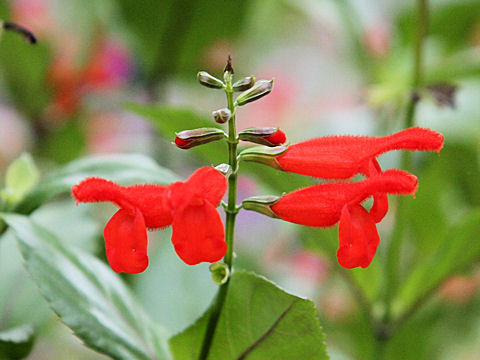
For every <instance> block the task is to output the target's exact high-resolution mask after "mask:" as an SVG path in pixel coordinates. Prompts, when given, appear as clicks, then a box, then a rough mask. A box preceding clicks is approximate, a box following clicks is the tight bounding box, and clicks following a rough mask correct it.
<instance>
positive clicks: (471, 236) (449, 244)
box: [393, 209, 480, 314]
mask: <svg viewBox="0 0 480 360" xmlns="http://www.w3.org/2000/svg"><path fill="white" fill-rule="evenodd" d="M479 232H480V209H475V210H472V211H470V213H468V215H466V216H464V217H462V220H461V221H460V222H459V223H457V224H455V225H454V226H451V227H450V229H449V231H448V232H447V234H446V235H445V236H444V237H443V238H442V239H439V240H440V246H439V247H438V249H437V251H436V252H435V253H434V254H432V256H430V258H428V259H425V260H424V261H423V262H422V264H421V265H419V266H418V267H417V268H415V269H414V270H413V271H412V273H411V274H410V276H409V277H408V278H407V280H406V281H405V283H404V285H403V287H402V288H401V289H400V291H399V296H398V298H397V299H396V301H395V303H394V307H393V309H394V312H395V313H397V314H399V313H403V312H404V311H406V310H407V309H410V308H411V307H412V306H415V304H416V303H417V301H419V300H421V299H423V298H424V297H425V296H427V295H428V294H429V293H431V292H432V291H433V290H435V289H436V288H437V287H438V285H440V284H441V283H442V282H443V281H444V280H445V279H446V278H447V277H448V276H450V275H453V274H454V273H456V272H459V271H462V270H464V269H466V268H468V267H470V266H471V265H473V264H474V263H475V262H477V261H478V260H479V259H480V241H478V234H479Z"/></svg>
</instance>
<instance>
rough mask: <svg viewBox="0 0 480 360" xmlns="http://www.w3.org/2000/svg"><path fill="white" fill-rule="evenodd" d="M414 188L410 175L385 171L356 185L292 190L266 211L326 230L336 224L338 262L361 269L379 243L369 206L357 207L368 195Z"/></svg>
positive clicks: (408, 190)
mask: <svg viewBox="0 0 480 360" xmlns="http://www.w3.org/2000/svg"><path fill="white" fill-rule="evenodd" d="M416 188H417V178H416V177H415V176H414V175H411V174H409V173H407V172H405V171H402V170H387V171H385V172H380V173H378V174H376V175H374V176H372V177H370V178H367V179H365V180H363V181H360V182H356V183H332V184H320V185H313V186H309V187H306V188H303V189H300V190H296V191H293V192H291V193H289V194H286V195H284V196H282V198H281V199H280V200H279V201H277V202H276V203H275V204H273V205H271V206H270V208H271V209H272V211H273V212H274V213H275V214H276V215H277V216H278V217H280V218H281V219H283V220H285V221H289V222H293V223H297V224H301V225H307V226H319V227H329V226H333V225H335V224H336V223H337V222H340V226H339V242H340V247H339V249H338V252H337V258H338V262H339V263H340V265H342V266H343V267H346V268H354V267H357V266H361V267H363V268H365V267H367V266H368V265H369V264H370V262H371V261H372V259H373V256H374V255H375V252H376V249H377V246H378V244H379V242H380V239H379V237H378V233H377V229H376V226H375V223H376V222H378V221H379V220H378V216H377V213H376V210H374V209H373V207H372V209H371V210H370V212H367V211H366V210H365V209H364V208H363V207H362V206H361V205H360V204H361V203H362V202H363V201H364V200H365V199H367V198H368V197H370V196H374V195H378V194H380V195H384V196H386V194H413V193H414V192H415V190H416ZM384 205H385V204H384ZM386 206H387V208H386V209H385V212H386V210H387V209H388V204H386Z"/></svg>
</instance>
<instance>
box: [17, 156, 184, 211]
mask: <svg viewBox="0 0 480 360" xmlns="http://www.w3.org/2000/svg"><path fill="white" fill-rule="evenodd" d="M91 176H96V177H103V178H106V179H108V180H112V181H115V182H118V183H121V184H133V183H142V184H143V183H152V184H168V183H171V182H174V181H176V180H177V177H176V176H175V175H174V174H173V173H172V172H171V171H169V170H167V169H165V168H162V167H161V166H159V165H158V164H157V163H155V162H154V161H153V160H152V159H150V158H148V157H146V156H143V155H104V156H91V157H87V158H83V159H80V160H76V161H73V162H71V163H69V164H67V165H66V166H64V167H63V168H61V169H60V170H58V171H56V172H53V173H52V174H51V175H50V176H48V177H46V178H45V179H43V180H41V181H40V182H39V183H38V185H37V186H36V187H35V188H33V189H32V191H31V192H30V193H28V194H27V196H26V197H25V198H24V199H23V201H22V202H21V203H20V204H19V205H18V206H17V208H16V212H19V213H24V214H26V213H30V212H31V211H33V210H34V209H35V208H37V207H38V206H40V205H41V204H42V203H43V202H45V201H48V200H50V199H51V198H53V197H54V196H56V195H59V194H61V193H68V192H70V189H71V187H72V186H73V185H75V184H77V183H78V182H80V181H81V180H83V179H85V178H86V177H91Z"/></svg>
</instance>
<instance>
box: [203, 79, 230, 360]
mask: <svg viewBox="0 0 480 360" xmlns="http://www.w3.org/2000/svg"><path fill="white" fill-rule="evenodd" d="M225 80H226V87H225V93H226V94H227V107H228V109H229V110H230V111H231V112H232V117H231V118H230V120H229V122H228V140H227V144H228V164H229V165H230V167H231V169H232V172H231V174H230V176H229V177H228V203H227V208H226V210H225V212H226V213H227V219H226V225H225V242H226V243H227V253H226V254H225V257H224V259H223V261H224V262H225V264H227V266H228V270H229V271H230V273H232V268H233V240H234V232H235V218H236V216H237V213H238V210H239V208H238V207H237V172H238V163H237V145H238V137H237V130H236V126H235V104H234V102H233V88H232V74H231V73H230V72H226V73H225ZM229 283H230V281H229V280H227V282H226V283H225V284H223V285H221V286H220V288H219V290H218V293H217V296H216V298H215V302H214V305H213V307H212V312H211V313H210V318H209V319H208V325H207V330H206V332H205V337H204V338H203V343H202V349H201V351H200V356H199V360H205V359H206V358H207V356H208V352H209V351H210V346H211V345H212V341H213V336H214V334H215V329H216V327H217V323H218V319H219V318H220V314H221V312H222V308H223V304H224V303H225V299H226V297H227V291H228V285H229Z"/></svg>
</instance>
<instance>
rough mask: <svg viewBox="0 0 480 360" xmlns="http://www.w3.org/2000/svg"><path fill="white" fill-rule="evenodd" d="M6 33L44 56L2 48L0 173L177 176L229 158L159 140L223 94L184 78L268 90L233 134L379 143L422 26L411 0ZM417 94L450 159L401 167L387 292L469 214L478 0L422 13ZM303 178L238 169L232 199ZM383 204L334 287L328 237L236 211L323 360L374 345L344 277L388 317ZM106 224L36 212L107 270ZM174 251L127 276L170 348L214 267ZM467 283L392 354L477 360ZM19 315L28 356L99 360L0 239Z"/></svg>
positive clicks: (232, 10) (92, 4)
mask: <svg viewBox="0 0 480 360" xmlns="http://www.w3.org/2000/svg"><path fill="white" fill-rule="evenodd" d="M0 19H3V20H5V21H12V22H16V23H19V24H22V25H24V26H25V27H27V28H29V29H30V30H32V31H33V32H34V33H35V34H36V36H37V37H38V40H39V43H38V44H37V45H35V46H31V45H29V44H28V43H27V42H26V41H25V40H24V39H23V38H21V37H20V36H18V35H17V34H14V33H10V32H9V33H7V32H3V34H2V35H1V36H2V37H1V40H0V172H2V173H3V172H4V171H5V169H6V167H7V166H8V164H9V163H11V162H12V161H13V160H14V159H15V158H17V157H18V156H19V155H20V154H21V153H23V152H30V153H32V154H33V156H34V159H35V161H36V163H37V165H38V166H39V168H40V169H41V173H42V174H47V173H48V172H49V171H50V170H51V169H55V168H58V167H59V166H61V165H62V164H65V163H67V162H69V161H71V160H74V159H77V158H78V157H81V156H85V155H89V154H101V153H102V154H103V153H119V152H121V153H142V154H147V155H149V156H152V157H153V158H154V159H155V160H156V161H157V162H158V163H159V164H161V165H163V166H166V167H169V168H171V169H173V170H174V171H175V172H176V173H177V174H179V175H180V176H182V177H187V176H188V175H189V174H190V173H191V172H192V171H193V170H194V169H196V168H197V167H199V166H205V165H211V164H215V165H216V164H218V163H220V162H223V161H226V157H225V152H224V151H225V149H224V148H223V147H222V146H219V145H217V144H208V145H205V147H204V150H201V149H199V150H196V149H194V150H193V151H185V150H180V149H177V148H176V147H175V146H173V145H172V144H171V142H172V140H173V139H174V131H180V130H183V129H188V128H191V127H192V126H196V124H199V123H200V124H201V123H202V121H205V119H209V116H210V113H211V111H212V110H216V109H219V108H222V107H224V106H225V99H224V95H223V93H222V92H219V91H215V90H211V89H206V88H204V87H202V86H200V85H199V84H198V82H197V80H196V74H197V72H198V71H200V70H206V71H208V72H210V73H211V74H213V75H216V76H218V77H221V76H222V71H223V68H224V66H225V62H226V59H227V56H228V55H231V56H232V58H233V67H234V69H235V75H236V78H237V79H239V78H241V77H242V76H248V75H255V76H256V78H257V79H270V78H275V85H274V90H273V91H272V93H271V94H270V95H268V96H267V97H265V98H262V99H261V100H259V101H258V102H255V103H252V104H249V105H248V106H245V107H243V108H240V109H239V111H238V113H237V124H238V128H239V129H241V128H245V127H248V126H280V127H281V128H282V130H284V131H285V132H286V134H287V137H288V139H289V141H290V142H297V141H301V140H304V139H307V138H311V137H315V136H323V135H327V134H363V135H386V134H388V133H392V132H395V131H397V130H399V129H401V128H402V127H403V126H404V125H403V124H404V117H405V108H406V105H407V102H408V100H409V96H410V94H411V93H410V90H411V88H410V84H411V77H412V75H411V73H412V68H413V48H414V43H415V32H416V19H417V16H416V7H415V2H414V1H412V0H408V1H393V0H243V1H216V0H163V1H156V0H138V1H129V0H101V1H100V0H92V1H82V0H70V1H60V0H6V1H2V2H0ZM424 83H425V87H424V88H422V89H421V90H419V92H418V94H419V96H420V98H421V99H420V102H419V104H418V109H417V110H418V111H417V115H416V120H415V122H416V124H417V125H419V126H424V127H429V128H431V129H434V130H437V131H440V132H442V133H443V134H444V135H445V139H446V144H445V148H444V150H442V154H441V156H440V157H439V156H438V155H437V154H415V157H414V164H415V170H414V173H415V174H416V175H417V176H418V178H419V184H420V188H419V192H418V194H417V200H415V202H413V204H414V205H412V208H411V209H410V214H411V215H410V217H409V224H410V231H409V241H408V243H407V245H406V248H405V249H403V250H404V252H403V253H404V254H405V256H404V259H403V260H402V263H401V265H402V269H403V270H404V273H402V275H401V277H400V278H401V279H407V278H408V275H409V271H410V269H412V268H415V266H416V265H417V264H422V262H425V261H429V262H432V259H433V260H435V256H436V254H437V253H438V252H439V251H440V250H439V246H438V241H437V240H438V239H439V238H440V237H441V236H444V234H445V233H447V231H448V230H449V228H450V226H451V225H454V224H457V223H458V222H459V221H461V220H462V217H463V216H465V215H466V214H467V213H469V212H470V211H472V210H473V209H478V207H479V206H480V186H479V184H478V183H479V180H478V179H479V175H480V160H479V155H478V154H479V144H480V142H479V140H480V101H479V99H480V2H479V1H478V0H436V1H431V4H430V29H429V35H428V37H427V39H426V43H425V61H424ZM137 104H143V105H142V106H140V105H137ZM140 114H144V115H146V116H141V115H140ZM212 125H213V121H212ZM399 157H400V154H395V153H390V154H386V155H383V156H382V157H381V158H380V163H381V165H382V168H391V167H398V166H399ZM252 174H253V175H252ZM2 177H3V176H2ZM312 182H313V180H312V179H305V178H303V177H301V176H293V175H288V174H278V173H277V172H275V171H273V170H271V169H267V168H265V167H263V166H261V165H255V164H254V165H248V166H245V168H243V167H242V169H241V177H240V179H239V200H241V199H243V198H245V197H248V196H253V195H260V194H275V195H278V194H281V192H283V191H288V190H292V189H294V188H298V187H299V186H304V185H307V184H309V183H312ZM392 203H393V201H392ZM391 208H392V209H393V210H392V211H390V212H389V214H388V215H387V217H386V218H385V219H384V220H383V222H382V223H381V224H379V232H380V236H381V238H382V244H381V245H380V247H379V254H378V255H377V257H376V258H375V259H374V261H373V263H372V265H371V266H370V267H369V268H368V269H365V270H361V269H357V270H353V271H351V272H350V273H349V274H348V275H345V273H344V272H343V270H342V269H341V268H340V266H339V265H338V264H337V263H336V261H335V252H336V241H337V240H336V236H337V235H336V229H329V230H316V229H307V228H302V227H300V226H295V225H292V224H286V223H282V222H280V221H275V220H272V219H268V218H265V217H262V216H261V215H259V214H256V213H249V212H245V211H243V212H241V213H240V214H239V216H238V226H237V228H236V253H237V266H238V267H241V268H247V269H250V270H255V271H256V272H257V273H259V274H262V275H265V276H267V277H268V278H270V279H273V280H274V281H276V282H277V283H278V284H279V285H280V286H281V287H283V288H285V289H286V290H288V291H289V292H292V293H294V294H296V295H299V296H304V297H309V298H311V299H313V300H314V301H315V303H316V305H317V308H318V310H319V313H320V317H321V323H322V325H323V326H324V330H325V332H326V335H327V339H326V342H327V348H328V350H329V353H330V355H331V357H332V359H371V358H373V353H374V346H375V341H374V339H373V337H372V334H371V332H370V330H369V329H368V325H367V321H366V319H365V317H364V315H363V314H362V311H361V309H360V307H359V304H358V301H357V299H356V298H355V296H354V293H353V292H352V289H351V287H350V286H349V285H348V281H346V278H348V277H349V276H351V277H354V278H355V279H356V281H357V283H358V284H360V285H359V286H360V287H361V288H362V289H363V290H362V291H364V292H365V293H366V296H367V298H368V300H369V301H371V302H372V304H373V307H374V310H375V311H377V310H378V311H379V312H381V311H382V308H381V304H380V303H379V302H378V301H377V300H378V299H379V298H380V297H381V293H382V276H383V275H382V258H384V255H385V254H383V253H382V251H385V249H386V247H385V243H387V242H388V239H389V237H390V235H391V232H392V227H393V224H394V216H395V211H394V204H392V207H391ZM112 209H113V207H112V206H109V205H105V206H102V207H99V206H95V209H94V208H93V207H89V206H88V205H85V206H84V205H82V206H81V207H79V208H77V207H75V204H74V202H73V201H71V200H70V199H58V200H56V201H54V202H51V203H49V204H48V205H46V206H43V207H42V208H41V209H39V210H38V211H37V212H35V213H34V215H33V216H34V217H35V219H36V220H37V221H38V222H40V223H41V224H42V225H44V226H45V227H47V228H49V229H50V230H51V231H53V232H54V233H55V234H58V235H59V236H60V238H62V239H63V240H64V241H65V242H67V243H68V244H72V246H78V247H81V248H83V249H84V250H87V251H89V252H91V253H94V254H97V255H98V256H100V257H103V256H104V255H103V253H102V252H103V250H102V249H103V240H102V229H103V226H104V224H105V223H106V221H107V219H108V218H109V217H110V216H111V214H112ZM479 230H480V224H479ZM479 233H480V232H479ZM169 236H170V232H169V230H163V231H158V232H154V233H150V234H149V238H150V243H149V244H150V245H149V253H150V262H151V265H150V266H149V268H148V269H147V271H145V272H144V273H142V274H140V275H134V276H125V280H126V281H127V282H128V284H129V285H130V287H131V288H132V289H133V290H134V292H135V293H136V295H137V297H138V299H139V301H140V303H141V304H142V305H143V306H144V307H145V308H146V310H147V312H148V313H149V314H151V315H152V317H154V318H155V319H157V320H158V321H159V322H160V323H161V324H163V325H164V326H165V327H166V328H167V329H168V331H169V332H170V333H171V334H174V333H176V332H178V331H180V330H182V329H183V328H185V327H186V326H188V325H189V324H190V323H191V322H192V321H193V320H194V319H196V318H197V317H198V316H200V315H201V313H202V312H203V311H204V310H205V309H206V308H207V306H208V304H209V302H210V301H211V299H212V297H213V295H214V293H215V288H216V285H214V284H213V282H212V281H211V279H210V275H209V272H208V264H206V265H205V264H204V265H199V266H195V267H188V266H186V265H185V264H184V263H183V262H181V260H180V259H178V258H177V257H176V255H175V254H174V251H173V249H172V246H171V244H170V241H169ZM472 240H473V241H475V240H477V241H480V236H479V237H478V239H472ZM452 241H454V239H452ZM465 252H468V249H465ZM433 264H434V265H435V262H433ZM434 265H433V269H434V268H435V266H434ZM461 270H462V271H459V272H456V273H454V274H451V275H449V276H448V278H447V280H446V281H443V284H442V285H441V286H440V287H439V288H438V290H436V291H435V294H434V295H433V296H432V297H431V298H430V299H429V301H427V302H425V304H424V306H423V307H422V308H421V309H420V310H419V311H418V312H416V313H415V314H414V315H413V316H412V317H410V318H409V319H408V320H407V321H406V322H405V324H404V326H403V327H402V328H400V329H399V331H398V332H397V333H396V335H395V336H394V338H393V339H392V341H391V343H390V344H389V346H388V349H387V351H388V354H389V355H388V357H387V358H389V359H478V358H480V340H479V339H480V296H479V295H480V291H479V287H480V266H479V264H478V261H476V262H475V263H473V264H469V266H468V267H465V268H462V269H461ZM347 280H348V279H347ZM420 285H421V284H420ZM377 303H378V309H377ZM25 319H29V320H31V319H34V320H35V323H36V324H37V333H38V335H37V337H36V341H35V344H34V347H33V351H32V353H31V354H30V355H29V357H28V359H66V358H68V359H78V360H80V359H82V360H86V359H102V358H105V357H102V356H101V355H98V354H96V353H95V352H93V351H90V350H88V349H86V348H84V347H83V346H82V345H81V343H80V341H79V340H77V339H76V338H75V337H74V335H72V333H71V331H70V330H69V329H67V328H66V327H64V326H63V325H62V324H61V323H60V321H59V320H58V318H56V317H55V316H54V315H53V313H52V312H51V311H50V310H49V309H48V306H47V305H46V302H45V301H44V300H43V298H42V297H41V296H40V295H39V293H38V290H37V289H36V287H35V285H34V284H33V282H32V281H31V280H30V279H29V277H28V275H27V273H26V271H25V270H24V269H23V266H22V261H21V257H20V255H19V251H18V249H17V246H16V243H15V239H14V238H13V236H11V235H10V234H7V236H4V237H3V239H2V241H1V242H0V330H1V329H3V328H9V327H12V326H14V325H16V324H21V323H23V322H24V321H25Z"/></svg>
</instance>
